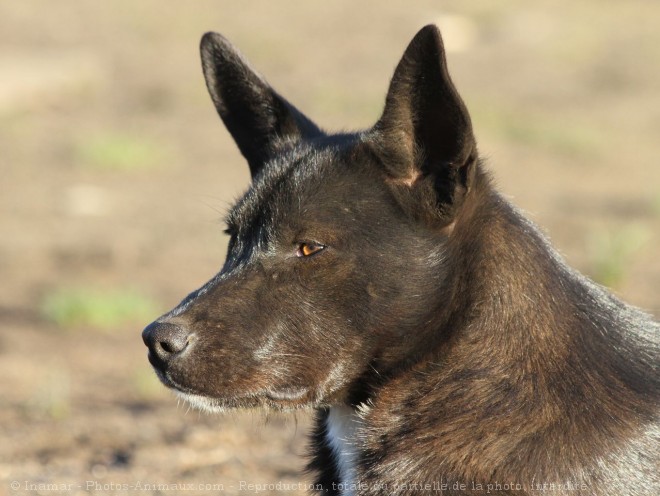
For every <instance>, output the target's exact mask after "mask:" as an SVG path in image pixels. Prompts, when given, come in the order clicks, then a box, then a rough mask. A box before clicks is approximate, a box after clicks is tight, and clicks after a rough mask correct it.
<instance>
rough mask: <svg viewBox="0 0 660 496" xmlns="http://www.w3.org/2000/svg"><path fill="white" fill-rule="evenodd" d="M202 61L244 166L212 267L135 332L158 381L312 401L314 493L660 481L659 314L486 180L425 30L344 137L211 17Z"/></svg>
mask: <svg viewBox="0 0 660 496" xmlns="http://www.w3.org/2000/svg"><path fill="white" fill-rule="evenodd" d="M201 57H202V66H203V72H204V75H205V79H206V84H207V87H208V90H209V92H210V95H211V99H212V100H213V103H214V104H215V107H216V109H217V111H218V113H219V115H220V117H221V118H222V120H223V122H224V124H225V125H226V127H227V129H228V130H229V132H230V133H231V135H232V136H233V138H234V140H235V141H236V143H237V145H238V148H239V149H240V151H241V153H242V154H243V155H244V157H245V159H246V160H247V163H248V165H249V168H250V173H251V176H252V183H251V186H250V188H249V189H248V190H247V192H246V193H245V194H244V196H243V197H242V198H240V199H239V200H238V201H237V202H236V204H235V205H234V206H233V208H232V209H231V211H230V212H229V214H228V216H227V219H226V222H227V230H226V232H227V233H228V234H229V236H230V241H229V247H228V252H227V258H226V261H225V263H224V266H223V268H222V270H221V271H220V273H219V274H217V275H216V276H215V277H213V278H212V279H211V280H210V281H209V282H208V283H206V284H205V285H204V286H202V287H201V288H200V289H198V290H196V291H194V292H192V293H191V294H190V295H188V296H187V297H186V298H185V299H184V300H183V301H182V302H181V303H180V304H179V305H178V306H177V307H176V308H174V309H173V310H172V311H170V312H169V313H167V314H166V315H164V316H162V317H160V318H159V319H158V320H156V321H155V322H154V323H152V324H150V325H149V326H148V327H147V328H146V329H145V330H144V331H143V339H144V342H145V344H146V345H147V346H148V348H149V354H148V357H149V361H150V362H151V364H152V365H153V367H154V369H155V371H156V373H157V374H158V376H159V378H160V379H161V381H162V382H163V383H164V384H165V385H166V386H168V387H169V388H172V389H173V390H174V392H175V393H176V394H178V395H179V396H180V397H181V398H183V399H185V400H186V401H188V402H189V403H190V404H192V405H193V406H195V407H198V408H200V409H202V410H206V411H210V412H222V411H225V410H227V409H233V408H253V407H266V408H269V409H277V410H282V411H292V410H296V409H313V410H315V428H314V431H313V433H312V435H311V451H312V452H311V461H310V465H309V467H310V470H312V471H313V472H314V473H315V475H316V485H315V486H314V488H315V489H316V490H319V491H320V492H322V493H324V494H343V495H349V494H350V495H373V494H386V495H398V494H423V493H429V494H431V493H432V494H445V495H454V496H456V495H467V494H490V493H494V492H498V493H499V494H515V495H528V494H533V493H535V491H543V492H548V493H549V494H561V495H568V494H570V495H578V494H579V495H590V496H594V495H596V496H598V495H603V496H604V495H608V496H612V495H631V496H632V495H636V496H641V495H644V496H657V495H658V494H660V486H659V485H658V477H659V469H660V454H659V450H660V415H659V411H660V375H659V374H658V366H659V364H660V342H659V339H658V337H659V331H660V325H659V324H658V323H657V322H655V321H654V320H653V319H652V318H651V317H650V316H649V315H647V314H645V313H643V312H641V311H640V310H637V309H635V308H633V307H631V306H628V305H626V304H624V303H622V302H621V301H619V300H618V299H617V298H616V297H614V296H612V295H611V294H610V293H608V292H607V291H606V290H605V289H603V288H601V287H599V286H598V285H596V284H594V283H593V282H591V281H590V280H589V279H587V278H586V277H584V276H582V275H580V274H579V273H578V272H576V271H575V270H573V269H571V268H569V267H568V266H567V265H566V263H565V262H564V261H563V260H562V258H561V257H560V256H559V255H558V254H557V252H556V251H555V250H554V249H553V248H552V247H551V246H550V244H549V243H548V241H547V240H546V238H545V237H544V235H543V234H541V233H540V231H539V229H538V228H537V227H536V226H535V225H534V224H532V223H531V222H530V221H529V220H527V219H526V218H525V216H524V215H523V214H522V213H521V212H520V211H519V210H517V209H516V208H515V207H513V206H512V205H511V204H510V203H509V202H508V201H507V200H505V199H504V198H503V197H502V196H501V195H500V194H499V193H498V192H497V191H496V190H495V189H494V187H493V185H492V182H491V180H490V179H489V174H488V172H487V171H486V169H485V165H484V163H483V161H482V160H481V159H480V158H479V155H478V153H477V146H476V142H475V138H474V134H473V129H472V125H471V121H470V116H469V114H468V111H467V109H466V106H465V104H464V103H463V101H462V100H461V97H460V96H459V94H458V92H457V91H456V88H455V87H454V84H453V83H452V80H451V79H450V76H449V73H448V71H447V62H446V57H445V51H444V48H443V42H442V38H441V35H440V32H439V30H438V28H437V27H435V26H426V27H424V28H423V29H422V30H421V31H419V33H417V35H416V36H415V37H414V38H413V40H412V41H411V43H410V44H409V46H408V47H407V49H406V50H405V53H404V55H403V57H402V59H401V61H400V62H399V64H398V66H397V67H396V70H395V72H394V75H393V77H392V80H391V83H390V86H389V90H388V93H387V97H386V101H385V106H384V110H383V113H382V116H381V117H380V119H379V120H378V122H377V123H376V124H375V125H374V126H373V127H372V128H370V129H367V130H364V131H360V132H355V133H341V134H329V133H326V132H324V131H322V130H321V129H320V128H319V127H318V126H317V125H316V124H314V123H313V122H312V121H311V120H310V119H309V118H307V117H306V116H305V115H303V114H302V113H301V112H300V111H299V110H297V109H296V108H295V107H294V106H293V105H292V104H291V103H289V102H288V101H287V100H286V99H284V98H283V97H282V96H280V95H279V94H278V93H277V92H276V91H275V90H273V89H272V88H271V86H269V84H268V83H267V82H266V81H265V79H264V78H263V77H262V76H260V75H259V74H257V73H256V72H255V71H254V70H253V69H252V68H251V67H250V65H249V64H248V62H247V61H246V60H245V59H244V57H243V56H242V55H241V54H240V53H239V52H238V51H237V50H236V49H235V48H234V47H233V46H232V45H231V44H230V43H229V41H227V40H226V39H225V38H224V37H222V36H221V35H219V34H216V33H207V34H206V35H204V37H203V38H202V41H201Z"/></svg>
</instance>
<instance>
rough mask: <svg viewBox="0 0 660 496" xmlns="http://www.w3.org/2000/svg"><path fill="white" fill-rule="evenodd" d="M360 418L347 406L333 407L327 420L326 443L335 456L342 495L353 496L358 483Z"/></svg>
mask: <svg viewBox="0 0 660 496" xmlns="http://www.w3.org/2000/svg"><path fill="white" fill-rule="evenodd" d="M360 423H361V421H360V418H359V417H358V415H357V413H356V412H355V410H353V409H352V408H350V407H347V406H336V407H332V408H331V409H330V411H329V413H328V417H327V419H326V441H327V443H328V445H329V446H330V448H331V449H332V452H333V454H334V457H335V460H336V464H337V472H338V473H339V483H340V484H341V486H340V487H341V489H342V491H340V494H342V495H345V496H351V495H353V494H354V493H355V491H354V488H355V484H356V483H357V480H356V477H357V471H356V464H357V449H358V446H357V429H358V427H359V426H360Z"/></svg>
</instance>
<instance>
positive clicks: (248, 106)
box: [200, 33, 321, 177]
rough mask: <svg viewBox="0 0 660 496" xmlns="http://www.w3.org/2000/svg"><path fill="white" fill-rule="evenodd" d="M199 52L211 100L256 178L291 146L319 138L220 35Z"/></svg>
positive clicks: (206, 39) (203, 44) (314, 128)
mask: <svg viewBox="0 0 660 496" xmlns="http://www.w3.org/2000/svg"><path fill="white" fill-rule="evenodd" d="M200 51H201V55H202V68H203V69H204V78H205V79H206V86H207V88H208V90H209V93H210V94H211V99H212V100H213V103H214V105H215V108H216V109H217V111H218V114H220V117H221V118H222V120H223V122H224V123H225V126H227V129H228V130H229V132H230V133H231V135H232V136H233V138H234V141H236V144H237V145H238V148H239V149H240V150H241V153H242V154H243V156H244V157H245V158H246V159H247V161H248V164H249V166H250V173H251V174H252V177H254V176H255V175H257V173H258V172H259V171H260V169H261V167H262V166H263V165H264V163H265V162H266V161H267V160H268V159H269V158H270V157H271V156H272V155H273V154H274V153H276V152H277V151H278V149H281V148H282V147H283V146H285V145H286V144H287V143H289V144H290V143H291V142H295V141H297V140H299V139H301V138H309V137H313V136H318V135H320V134H321V131H320V130H319V128H318V127H317V126H316V125H315V124H314V123H313V122H312V121H310V120H309V119H308V118H307V117H305V116H304V115H303V114H302V113H301V112H299V111H298V110H297V109H296V108H295V107H294V106H293V105H291V104H290V103H289V102H287V101H286V100H285V99H284V98H282V97H281V96H279V95H278V94H277V93H276V92H275V90H273V89H272V88H271V87H270V85H269V84H268V83H267V82H266V81H265V80H264V79H263V78H262V77H261V76H260V75H259V74H257V73H256V72H255V71H254V70H252V68H251V67H250V65H249V64H248V63H247V61H246V60H245V59H244V58H243V56H242V55H241V54H240V53H239V52H238V50H236V49H235V48H234V47H233V46H232V44H231V43H229V41H228V40H227V39H226V38H224V37H223V36H222V35H220V34H217V33H206V34H205V35H204V36H203V37H202V41H201V44H200Z"/></svg>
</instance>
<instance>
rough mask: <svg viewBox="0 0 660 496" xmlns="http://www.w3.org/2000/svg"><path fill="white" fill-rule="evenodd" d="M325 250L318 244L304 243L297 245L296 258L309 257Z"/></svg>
mask: <svg viewBox="0 0 660 496" xmlns="http://www.w3.org/2000/svg"><path fill="white" fill-rule="evenodd" d="M324 248H325V246H324V245H322V244H320V243H313V242H306V243H300V244H298V250H297V251H296V255H297V256H298V257H311V256H312V255H315V254H316V253H318V252H320V251H321V250H323V249H324Z"/></svg>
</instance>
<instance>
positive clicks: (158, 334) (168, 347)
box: [142, 322, 190, 366]
mask: <svg viewBox="0 0 660 496" xmlns="http://www.w3.org/2000/svg"><path fill="white" fill-rule="evenodd" d="M189 338H190V335H189V334H188V331H186V330H185V329H184V328H183V327H180V326H178V325H176V324H170V323H168V322H153V323H151V324H149V325H148V326H147V327H146V328H145V329H144V331H142V340H143V341H144V344H146V345H147V347H148V348H149V361H150V362H151V363H152V364H153V365H155V366H162V365H164V364H166V363H167V362H168V361H170V360H171V359H172V358H174V357H175V356H177V355H178V354H179V353H181V352H182V351H183V350H185V349H186V347H187V346H188V342H189Z"/></svg>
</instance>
